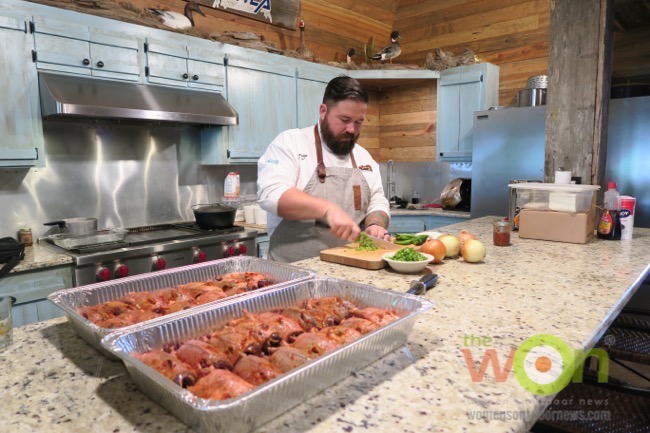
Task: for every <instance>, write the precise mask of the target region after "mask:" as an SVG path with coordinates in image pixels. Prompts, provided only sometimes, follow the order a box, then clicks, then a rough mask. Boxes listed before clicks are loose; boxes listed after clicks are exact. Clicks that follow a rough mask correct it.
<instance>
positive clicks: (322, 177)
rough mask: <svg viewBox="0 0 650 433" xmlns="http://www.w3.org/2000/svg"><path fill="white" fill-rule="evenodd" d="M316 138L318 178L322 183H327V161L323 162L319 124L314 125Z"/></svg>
mask: <svg viewBox="0 0 650 433" xmlns="http://www.w3.org/2000/svg"><path fill="white" fill-rule="evenodd" d="M314 138H315V139H316V158H317V159H318V180H319V181H320V183H325V176H327V172H326V170H325V163H324V162H323V147H322V145H321V142H320V134H319V133H318V125H314Z"/></svg>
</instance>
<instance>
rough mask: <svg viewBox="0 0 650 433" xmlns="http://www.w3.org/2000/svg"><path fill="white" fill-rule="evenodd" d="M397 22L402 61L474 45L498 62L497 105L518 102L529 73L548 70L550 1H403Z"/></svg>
mask: <svg viewBox="0 0 650 433" xmlns="http://www.w3.org/2000/svg"><path fill="white" fill-rule="evenodd" d="M394 27H395V29H397V30H399V31H400V33H401V34H402V38H403V39H404V40H403V42H402V55H401V56H400V58H399V60H400V61H401V62H410V63H421V62H423V60H424V59H425V58H426V55H427V53H429V52H433V50H434V49H435V48H441V49H442V50H444V51H451V52H452V53H454V54H456V55H458V54H461V53H462V52H463V50H465V49H466V48H470V49H471V50H473V51H474V53H475V54H476V57H477V58H478V59H479V60H481V61H485V62H490V63H493V64H495V65H498V66H500V68H501V71H500V89H499V105H512V104H514V103H515V95H516V92H517V90H520V89H523V88H525V87H526V81H527V79H528V77H531V76H533V75H541V74H546V73H547V69H548V40H549V27H550V0H499V1H493V0H436V1H423V0H401V1H400V5H399V9H398V10H397V15H396V17H395V23H394Z"/></svg>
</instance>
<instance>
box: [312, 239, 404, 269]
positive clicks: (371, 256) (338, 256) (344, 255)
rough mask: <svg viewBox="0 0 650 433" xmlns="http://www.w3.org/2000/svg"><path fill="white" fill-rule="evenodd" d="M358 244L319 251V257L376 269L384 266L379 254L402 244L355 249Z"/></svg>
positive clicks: (329, 260)
mask: <svg viewBox="0 0 650 433" xmlns="http://www.w3.org/2000/svg"><path fill="white" fill-rule="evenodd" d="M358 246H359V244H357V243H353V244H348V245H345V246H342V247H336V248H330V249H328V250H323V251H321V252H320V259H321V260H322V261H324V262H332V263H339V264H341V265H348V266H354V267H355V268H362V269H370V270H377V269H382V268H384V267H385V266H386V262H385V261H384V260H382V258H381V256H382V255H384V254H386V253H387V252H389V251H397V250H400V249H402V248H404V246H402V245H395V244H391V245H385V246H384V248H382V249H379V250H375V251H355V248H357V247H358Z"/></svg>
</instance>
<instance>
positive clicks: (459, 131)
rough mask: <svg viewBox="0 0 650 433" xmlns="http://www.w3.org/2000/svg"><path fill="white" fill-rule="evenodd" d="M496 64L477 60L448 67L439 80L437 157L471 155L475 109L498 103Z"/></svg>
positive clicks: (452, 158) (454, 158)
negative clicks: (455, 66) (469, 63)
mask: <svg viewBox="0 0 650 433" xmlns="http://www.w3.org/2000/svg"><path fill="white" fill-rule="evenodd" d="M498 89H499V68H498V67H496V66H494V65H491V64H489V63H478V64H475V65H470V66H461V67H457V68H452V69H447V70H445V71H443V72H442V73H441V77H440V79H439V80H438V107H437V109H438V128H437V131H438V133H437V143H436V146H437V152H438V160H440V161H468V160H471V158H472V140H473V137H472V128H473V122H474V112H475V111H480V110H486V109H487V108H488V107H490V106H491V105H496V104H498Z"/></svg>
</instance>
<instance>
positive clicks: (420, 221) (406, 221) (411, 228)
mask: <svg viewBox="0 0 650 433" xmlns="http://www.w3.org/2000/svg"><path fill="white" fill-rule="evenodd" d="M424 230H425V224H424V218H419V217H410V216H401V215H395V216H392V217H391V219H390V225H389V226H388V231H389V232H391V233H419V232H423V231H424Z"/></svg>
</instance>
